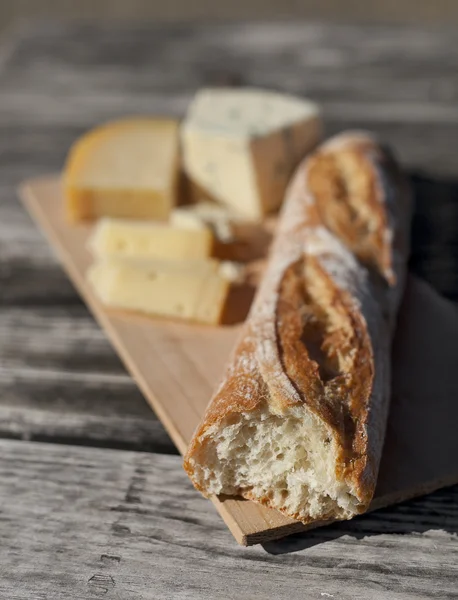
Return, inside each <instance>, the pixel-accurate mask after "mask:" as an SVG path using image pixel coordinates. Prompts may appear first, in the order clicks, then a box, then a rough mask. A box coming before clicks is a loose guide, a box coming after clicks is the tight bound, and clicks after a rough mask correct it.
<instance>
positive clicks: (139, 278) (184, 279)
mask: <svg viewBox="0 0 458 600" xmlns="http://www.w3.org/2000/svg"><path fill="white" fill-rule="evenodd" d="M194 262H195V263H199V262H200V263H201V264H200V265H199V264H192V263H193V261H169V262H164V261H163V262H160V261H159V262H154V261H153V262H150V263H149V264H148V261H136V260H126V259H116V260H113V259H112V260H101V261H97V262H95V263H94V264H93V265H92V266H91V267H90V268H89V270H88V273H87V278H88V281H89V283H90V284H91V286H92V288H93V290H94V293H95V294H96V296H97V297H98V298H99V299H100V300H101V302H103V304H105V305H107V306H110V307H113V308H120V309H125V310H132V311H136V312H142V313H146V314H150V315H157V316H163V317H174V318H180V319H186V320H189V321H196V322H200V323H207V324H212V325H216V324H218V323H219V322H220V320H221V318H222V315H223V311H224V308H225V303H226V299H227V296H228V293H229V289H230V285H231V284H230V281H229V280H228V279H227V278H226V277H224V276H221V275H220V274H219V273H218V272H217V270H218V264H217V261H194ZM212 262H214V263H216V265H213V264H212ZM204 263H207V264H204ZM215 269H216V270H215Z"/></svg>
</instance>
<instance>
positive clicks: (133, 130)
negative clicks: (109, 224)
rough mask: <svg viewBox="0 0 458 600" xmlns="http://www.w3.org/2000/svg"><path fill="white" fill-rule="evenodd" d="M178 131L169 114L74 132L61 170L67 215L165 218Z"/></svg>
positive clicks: (172, 192)
mask: <svg viewBox="0 0 458 600" xmlns="http://www.w3.org/2000/svg"><path fill="white" fill-rule="evenodd" d="M178 131H179V124H178V121H176V120H173V119H153V118H132V119H124V120H120V121H115V122H111V123H107V124H106V125H102V126H100V127H97V128H95V129H93V130H92V131H89V132H88V133H87V134H85V135H83V136H82V137H81V138H79V139H78V140H77V141H76V142H75V144H74V145H73V146H72V148H71V150H70V153H69V156H68V158H67V162H66V165H65V172H64V191H65V197H66V209H67V215H68V217H69V219H70V220H72V221H82V220H88V219H95V218H98V217H102V216H111V217H126V218H138V219H161V220H164V219H167V218H168V216H169V214H170V211H171V209H172V207H173V206H174V205H175V203H176V195H177V187H178V185H177V184H178V167H179V164H178V146H179V144H178V141H179V136H178Z"/></svg>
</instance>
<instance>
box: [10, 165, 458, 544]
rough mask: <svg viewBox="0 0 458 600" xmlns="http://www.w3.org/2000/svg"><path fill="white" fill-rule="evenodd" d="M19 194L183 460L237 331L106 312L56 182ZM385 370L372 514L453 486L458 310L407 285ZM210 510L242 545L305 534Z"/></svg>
mask: <svg viewBox="0 0 458 600" xmlns="http://www.w3.org/2000/svg"><path fill="white" fill-rule="evenodd" d="M20 196H21V198H22V200H23V201H24V204H25V206H26V207H27V209H28V210H29V212H30V214H31V215H32V216H33V217H34V219H35V220H36V222H37V223H38V224H39V226H40V227H41V229H42V230H43V232H44V233H45V235H46V236H47V238H48V240H49V242H50V244H51V246H52V247H53V248H54V250H55V251H56V253H57V255H58V257H59V259H60V261H61V263H62V266H63V267H64V268H65V270H66V272H67V273H68V275H69V277H70V279H71V280H72V282H73V283H74V285H75V286H76V288H77V289H78V291H79V292H80V294H81V296H82V297H83V298H84V300H85V301H86V303H87V305H88V307H89V308H90V309H91V311H92V312H93V314H94V316H95V318H96V319H97V320H98V322H99V323H100V325H101V327H103V328H104V330H105V332H106V333H107V335H108V337H109V338H110V340H111V342H112V344H113V345H114V347H115V348H116V350H117V352H118V353H119V355H120V357H121V358H122V360H123V361H124V363H125V365H126V367H127V368H128V370H129V371H130V373H131V374H132V376H133V377H134V379H135V381H136V382H137V384H138V385H139V387H140V389H141V390H142V392H143V394H144V396H145V398H146V399H147V401H148V402H149V403H150V404H151V406H152V408H153V409H154V410H155V411H156V413H157V415H158V417H159V418H160V419H161V421H162V423H163V424H164V426H165V428H166V429H167V431H168V432H169V434H170V436H171V437H172V439H173V441H174V442H175V444H176V446H177V448H178V449H179V451H180V452H181V453H183V452H184V451H185V449H186V446H187V443H188V441H189V440H190V438H191V435H192V433H193V431H194V428H195V427H196V426H197V424H198V422H199V420H200V418H201V416H202V414H203V411H204V409H205V408H206V405H207V403H208V401H209V399H210V397H211V394H212V390H213V389H214V387H215V385H216V384H217V383H218V380H219V379H220V376H221V374H222V372H223V369H224V365H225V362H226V360H227V358H228V355H229V353H230V350H231V348H232V345H233V344H234V341H235V339H236V337H237V334H238V332H239V327H240V326H221V327H205V326H201V325H191V324H184V323H178V322H171V321H165V320H159V319H151V318H145V317H142V316H137V315H132V314H128V313H122V312H117V311H113V310H107V309H106V308H105V307H103V306H102V305H101V304H100V303H99V302H98V301H97V299H96V298H95V296H94V295H93V294H92V292H91V290H90V288H89V286H88V285H87V283H86V280H85V271H86V269H87V267H88V265H89V263H90V261H91V257H90V255H89V253H88V251H87V250H86V241H87V238H88V235H89V233H90V230H91V227H90V226H86V225H80V226H74V225H69V224H68V223H67V222H66V221H65V218H64V215H63V210H62V206H63V199H62V191H61V186H60V179H59V177H58V176H49V177H44V178H40V179H34V180H30V181H28V182H25V183H24V184H23V185H22V186H21V189H20ZM393 370H394V373H393V400H392V405H391V413H390V420H389V424H388V432H387V438H386V443H385V449H384V455H383V459H382V465H381V470H380V475H379V481H378V486H377V491H376V494H375V498H374V501H373V504H372V506H371V508H373V509H375V508H379V507H381V506H386V505H388V504H392V503H395V502H399V501H402V500H405V499H408V498H412V497H414V496H418V495H421V494H424V493H427V492H430V491H433V490H435V489H438V488H439V487H442V486H445V485H450V484H452V483H456V482H458V435H457V434H456V427H457V423H458V311H457V310H456V308H455V307H454V306H453V305H452V304H450V303H449V302H448V301H446V300H444V299H443V298H441V297H439V296H438V295H437V294H436V293H435V292H434V291H433V290H432V289H430V288H429V287H428V286H427V285H426V284H425V283H423V282H421V281H419V280H417V279H414V278H413V277H411V278H410V281H409V284H408V288H407V291H406V295H405V299H404V303H403V306H402V309H401V314H400V319H399V327H398V332H397V335H396V340H395V344H394V352H393ZM196 493H197V492H196ZM213 502H214V504H215V506H216V508H217V509H218V511H219V513H220V514H221V516H222V517H223V519H224V521H225V522H226V524H227V526H228V527H229V529H230V530H231V532H232V533H233V535H234V536H235V538H236V540H237V541H238V542H239V543H240V544H244V545H251V544H256V543H260V542H265V541H268V540H272V539H276V538H280V537H282V536H285V535H288V534H291V533H294V532H298V531H303V530H304V529H306V527H305V526H304V525H302V524H301V523H298V522H297V521H293V520H292V519H289V518H287V517H285V516H283V515H282V514H280V513H279V512H277V511H274V510H271V509H267V508H264V507H261V506H259V505H257V504H255V503H253V502H249V501H245V500H241V499H234V498H227V499H222V498H214V499H213ZM321 524H322V523H317V524H314V525H313V526H317V525H321Z"/></svg>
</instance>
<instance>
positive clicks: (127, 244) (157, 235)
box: [89, 218, 213, 260]
mask: <svg viewBox="0 0 458 600" xmlns="http://www.w3.org/2000/svg"><path fill="white" fill-rule="evenodd" d="M89 248H90V250H91V251H92V253H93V254H94V255H95V256H96V257H99V258H110V257H111V258H116V257H134V258H135V257H136V258H156V259H168V260H179V259H199V258H207V257H209V256H210V255H211V253H212V249H213V234H212V232H211V231H210V230H209V229H208V228H206V227H202V228H194V229H193V228H178V227H173V226H170V225H162V224H158V223H147V222H142V221H129V220H124V219H110V218H105V219H101V220H100V221H99V222H98V223H97V226H96V227H95V229H94V232H93V234H92V236H91V238H90V240H89Z"/></svg>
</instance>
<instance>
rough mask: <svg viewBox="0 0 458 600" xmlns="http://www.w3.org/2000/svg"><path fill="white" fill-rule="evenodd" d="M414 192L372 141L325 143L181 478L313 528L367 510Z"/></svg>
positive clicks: (306, 168)
mask: <svg viewBox="0 0 458 600" xmlns="http://www.w3.org/2000/svg"><path fill="white" fill-rule="evenodd" d="M409 219H410V193H409V188H408V185H407V182H406V179H405V178H404V177H403V176H402V174H401V172H400V170H399V168H398V166H397V164H396V162H395V161H394V159H393V158H392V156H391V154H390V152H389V151H388V150H386V149H384V148H383V147H382V146H380V145H379V144H378V143H377V142H376V141H375V140H374V139H373V138H372V137H371V136H370V135H368V134H365V133H360V132H356V133H346V134H342V135H340V136H337V137H335V138H333V139H332V140H330V141H329V142H327V143H325V144H324V145H322V146H321V147H320V148H319V149H318V150H317V151H316V152H315V153H314V154H313V155H312V156H310V158H308V159H306V160H305V161H304V162H303V163H302V164H301V165H300V167H299V168H298V170H297V172H296V174H295V176H294V178H293V181H292V183H291V185H290V187H289V190H288V192H287V195H286V200H285V204H284V209H283V212H282V215H281V218H280V223H279V227H278V231H277V236H276V239H275V241H274V244H273V247H272V251H271V256H270V260H269V263H268V266H267V270H266V273H265V276H264V278H263V281H262V283H261V286H260V288H259V291H258V294H257V296H256V299H255V302H254V304H253V306H252V309H251V312H250V315H249V317H248V319H247V322H246V323H245V326H244V328H243V331H242V335H241V338H240V341H239V343H238V345H237V347H236V348H235V351H234V353H233V356H232V358H231V360H230V362H229V365H228V368H227V371H226V373H225V376H224V378H223V381H222V383H221V385H220V386H219V388H218V390H217V391H216V393H215V395H214V397H213V399H212V400H211V402H210V405H209V407H208V409H207V412H206V414H205V416H204V419H203V421H202V423H201V424H200V426H199V427H198V429H197V431H196V432H195V434H194V437H193V439H192V441H191V444H190V446H189V449H188V452H187V455H186V457H185V463H184V466H185V469H186V471H187V472H188V474H189V476H190V477H191V479H192V481H193V483H194V485H195V486H196V487H197V488H198V489H199V490H201V491H202V492H203V493H204V494H205V495H212V494H227V495H241V496H243V497H245V498H249V499H251V500H255V501H257V502H260V503H262V504H265V505H268V506H271V507H273V508H276V509H278V510H280V511H282V512H284V513H285V514H287V515H289V516H291V517H293V518H296V519H299V520H301V521H303V522H304V523H307V522H310V521H312V520H322V519H339V518H341V519H342V518H350V517H352V516H353V515H355V514H357V513H360V512H363V511H364V510H365V509H366V508H367V507H368V505H369V502H370V501H371V498H372V495H373V492H374V488H375V483H376V479H377V472H378V465H379V461H380V457H381V452H382V445H383V439H384V434H385V425H386V420H387V414H388V406H389V396H390V344H391V337H392V332H393V329H394V323H395V317H396V311H397V307H398V304H399V301H400V297H401V292H402V287H403V283H404V276H405V265H406V259H407V254H408V246H409V243H408V242H409V240H408V237H409V235H408V232H409Z"/></svg>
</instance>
